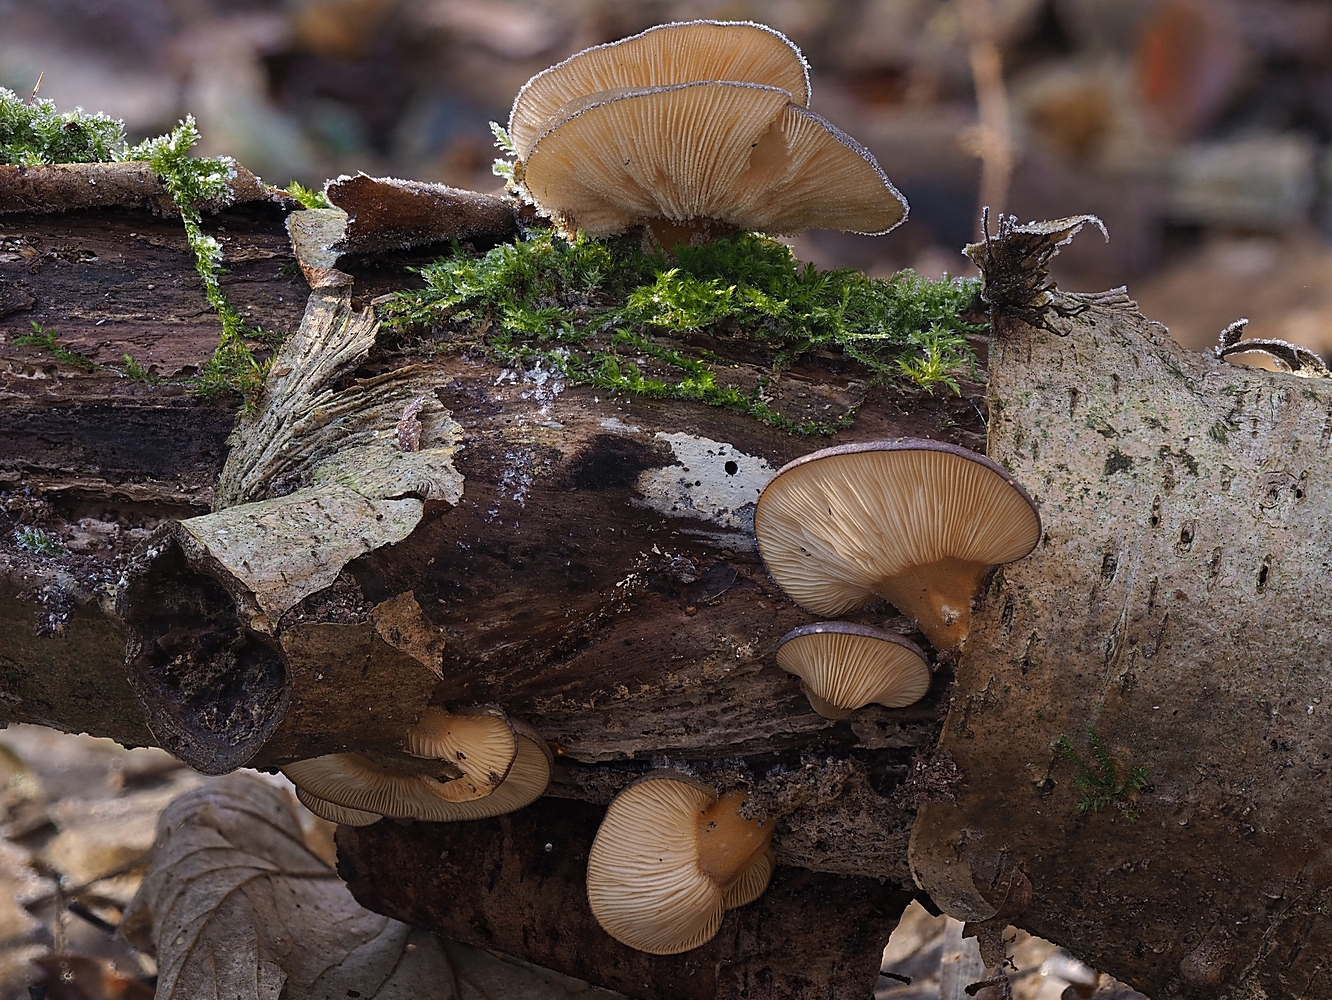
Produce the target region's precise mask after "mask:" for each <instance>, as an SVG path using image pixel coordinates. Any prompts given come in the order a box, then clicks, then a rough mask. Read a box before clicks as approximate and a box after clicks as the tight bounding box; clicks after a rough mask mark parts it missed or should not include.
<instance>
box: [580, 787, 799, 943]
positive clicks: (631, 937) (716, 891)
mask: <svg viewBox="0 0 1332 1000" xmlns="http://www.w3.org/2000/svg"><path fill="white" fill-rule="evenodd" d="M745 801H746V796H745V794H744V793H743V792H731V793H728V794H726V795H723V796H720V797H718V795H717V792H716V790H715V789H713V788H711V787H709V786H708V785H705V784H703V783H702V782H699V781H695V780H694V779H693V778H690V777H688V776H687V775H684V774H679V773H677V772H664V773H662V774H654V775H649V776H648V777H646V778H644V779H642V780H641V781H639V782H637V783H635V784H633V785H631V786H629V787H628V788H626V789H625V790H624V791H623V792H621V793H620V794H619V795H618V796H616V798H615V800H614V801H613V802H612V803H611V804H610V808H609V809H607V810H606V817H605V819H604V820H602V823H601V827H600V828H599V829H598V830H597V836H596V839H595V840H594V841H593V842H592V850H591V851H590V852H589V854H588V859H587V898H588V903H589V904H590V905H591V907H592V913H593V915H594V916H595V917H596V918H597V922H598V923H599V924H600V925H601V926H602V928H603V929H604V930H605V931H606V933H608V934H609V935H610V936H611V937H613V938H615V940H617V941H619V942H621V943H622V944H626V945H628V946H629V947H630V948H634V949H636V950H638V951H644V952H647V953H649V954H652V955H675V954H678V953H680V952H682V951H688V950H690V949H691V948H697V947H698V946H699V945H702V944H706V943H707V942H708V941H710V940H711V939H712V937H713V936H714V935H715V934H716V933H717V930H718V928H719V927H720V926H721V920H722V915H723V913H724V911H726V910H728V909H734V908H735V907H737V906H744V905H746V904H748V903H751V902H753V901H754V900H755V899H757V898H758V897H759V896H761V895H762V894H763V891H764V890H765V889H766V888H767V886H768V881H769V879H770V878H771V876H772V865H773V856H772V847H771V843H772V825H771V824H770V823H769V824H765V823H761V822H759V821H756V820H748V819H745V818H743V817H742V816H741V815H740V809H741V807H743V805H744V804H745Z"/></svg>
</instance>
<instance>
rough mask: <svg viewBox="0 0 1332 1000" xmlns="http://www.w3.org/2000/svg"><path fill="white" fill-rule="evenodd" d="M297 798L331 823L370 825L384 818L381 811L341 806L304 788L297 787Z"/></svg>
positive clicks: (311, 810) (307, 807)
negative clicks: (380, 813)
mask: <svg viewBox="0 0 1332 1000" xmlns="http://www.w3.org/2000/svg"><path fill="white" fill-rule="evenodd" d="M296 799H297V801H299V802H300V804H301V805H303V806H305V808H306V809H309V810H310V812H312V813H314V814H315V815H316V816H318V817H319V818H320V819H326V820H328V821H329V822H330V823H338V824H340V825H341V826H369V825H370V824H371V823H376V822H378V821H379V820H381V819H383V818H384V817H383V816H381V815H379V813H375V812H367V811H366V810H364V809H349V808H348V807H347V806H340V805H338V804H337V803H336V802H329V801H328V800H327V799H321V798H320V797H319V796H317V795H312V794H310V793H309V792H307V791H306V790H305V789H304V788H297V789H296Z"/></svg>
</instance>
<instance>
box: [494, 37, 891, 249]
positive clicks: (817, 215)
mask: <svg viewBox="0 0 1332 1000" xmlns="http://www.w3.org/2000/svg"><path fill="white" fill-rule="evenodd" d="M707 28H708V31H709V32H710V33H712V34H713V35H715V36H716V37H715V38H714V39H713V40H712V42H711V44H713V45H714V46H715V52H714V53H713V54H712V55H711V56H709V57H708V58H701V57H700V56H699V55H698V52H697V51H696V47H697V39H696V38H695V35H696V34H697V33H698V31H699V25H698V24H696V23H695V24H677V25H663V26H661V27H660V28H657V29H655V30H654V32H652V33H651V34H650V35H643V36H636V37H635V38H632V39H626V40H625V41H624V42H622V43H618V44H620V45H624V46H626V48H625V49H624V50H623V54H622V55H619V50H618V49H616V47H615V46H614V45H612V46H605V47H601V48H599V49H593V50H589V51H588V52H585V53H582V54H580V55H579V56H574V57H573V58H572V59H570V60H569V61H568V62H567V63H564V64H561V66H558V67H554V69H552V70H548V71H546V72H547V74H551V75H550V76H549V77H547V76H546V75H545V74H543V75H540V76H537V77H535V78H533V80H532V81H530V82H529V83H528V85H527V86H526V87H525V88H524V89H523V91H522V92H521V93H520V94H519V97H518V100H517V101H516V102H515V104H514V112H513V116H512V117H511V118H510V121H509V127H510V130H511V133H516V134H515V148H516V150H517V152H518V157H519V163H518V167H519V169H518V170H517V172H516V174H515V177H516V178H517V179H519V180H520V182H521V184H522V187H523V188H524V190H525V191H526V192H527V194H528V195H529V196H530V197H531V198H532V200H533V201H534V202H535V203H536V205H537V208H538V209H539V210H540V211H541V212H543V213H544V214H546V215H549V216H551V217H552V218H554V219H555V220H556V221H557V222H558V223H559V224H560V226H561V227H562V228H564V229H566V230H573V229H576V228H581V229H583V230H585V231H586V232H588V233H590V234H592V235H594V236H604V235H610V234H612V233H621V232H624V231H625V230H627V229H630V228H632V227H634V226H637V225H648V226H649V227H650V228H651V229H653V231H654V232H655V233H656V234H657V236H658V238H659V239H661V240H662V242H663V243H666V244H668V248H669V247H670V246H674V244H675V242H678V241H679V240H678V239H676V238H677V237H680V238H693V237H696V236H701V235H706V234H711V233H714V232H722V231H728V230H731V231H733V230H737V229H748V230H759V231H762V232H768V233H797V232H803V231H804V230H806V229H810V228H816V227H817V228H824V229H844V230H848V231H851V232H858V233H865V234H869V235H879V234H882V233H886V232H888V231H889V230H890V229H892V228H893V227H894V226H896V225H897V224H898V223H899V222H901V221H902V220H903V219H904V218H905V217H906V201H905V200H904V199H903V198H902V196H901V195H900V194H899V193H898V192H897V189H896V188H894V187H893V185H892V182H891V181H889V180H888V177H887V175H886V174H884V172H883V170H882V169H881V168H880V167H879V164H878V161H876V160H875V159H874V157H873V155H872V154H871V153H870V152H869V151H868V150H867V149H865V148H864V147H863V146H861V145H860V144H859V143H857V142H856V141H855V140H854V139H852V138H851V137H850V136H848V135H846V134H845V133H843V132H842V131H840V130H839V129H837V128H836V127H835V126H833V125H832V124H831V123H829V122H827V121H825V120H824V119H823V118H820V117H819V116H818V115H816V114H813V113H812V112H810V111H808V110H807V109H806V108H805V106H804V105H805V104H806V103H807V102H808V86H807V81H806V78H805V76H804V62H803V59H801V57H800V55H799V52H798V51H796V50H794V47H791V49H790V50H789V51H788V52H787V53H786V56H785V58H786V59H787V60H788V63H787V65H785V66H784V67H783V66H782V65H781V59H777V60H775V62H774V60H772V58H771V57H772V55H773V53H777V52H779V51H780V49H781V46H778V48H777V49H774V48H773V45H774V42H773V39H772V37H771V36H770V35H769V34H767V33H766V32H764V31H761V30H759V31H756V30H755V26H753V25H744V24H731V25H707ZM777 37H778V38H780V36H777ZM646 41H650V42H651V43H652V44H651V46H650V47H649V46H646V44H645V43H646ZM782 42H783V43H784V44H785V45H788V46H789V43H786V42H785V39H782ZM677 46H678V47H680V49H681V51H680V52H678V53H676V52H673V51H672V49H673V47H677ZM756 46H757V48H756V50H755V51H754V52H750V51H749V50H750V49H751V48H755V47H756ZM649 48H650V51H648V49H649ZM640 49H644V51H643V52H639V50H640ZM612 57H615V58H612ZM584 59H590V60H592V61H593V62H596V63H597V64H598V66H600V65H601V64H603V63H606V64H609V62H615V64H616V66H617V69H616V72H614V73H610V72H597V73H592V72H589V73H583V72H581V71H580V72H573V70H578V69H579V67H581V66H582V65H583V63H582V62H581V61H580V60H584ZM636 59H642V60H643V61H642V63H641V64H639V65H635V62H634V61H635V60H636ZM770 63H771V64H772V65H769V64H770ZM760 66H761V67H762V71H755V70H756V69H757V67H760ZM741 68H742V69H743V70H744V72H741V71H740V69H741ZM732 71H734V72H736V74H737V75H736V77H735V78H732V77H729V76H726V75H723V74H726V73H728V72H732ZM556 84H558V86H556ZM607 84H609V85H607ZM793 87H794V88H795V89H794V90H792V89H790V88H793ZM583 88H599V89H583ZM548 91H550V92H551V94H554V92H555V91H558V94H557V95H555V96H548V95H547V92H548ZM557 97H558V98H562V99H563V103H562V104H560V105H559V106H558V107H557V108H551V110H550V111H549V113H548V114H547V117H545V118H544V119H543V120H541V121H540V122H537V119H538V118H539V117H540V116H541V114H542V113H545V112H546V109H547V108H550V107H551V105H553V104H554V101H555V100H556V99H557ZM538 98H540V99H538Z"/></svg>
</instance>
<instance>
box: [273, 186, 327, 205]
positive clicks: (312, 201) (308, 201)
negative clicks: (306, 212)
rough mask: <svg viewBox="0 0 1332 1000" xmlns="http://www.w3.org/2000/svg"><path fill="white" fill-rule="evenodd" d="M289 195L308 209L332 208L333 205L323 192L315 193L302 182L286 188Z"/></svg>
mask: <svg viewBox="0 0 1332 1000" xmlns="http://www.w3.org/2000/svg"><path fill="white" fill-rule="evenodd" d="M283 190H284V191H286V192H287V194H289V195H291V196H292V197H293V198H295V199H296V200H297V201H299V202H300V203H301V204H302V205H304V206H305V207H306V208H332V207H333V205H332V203H331V202H330V201H329V200H328V198H327V197H326V196H325V195H324V192H323V191H315V190H314V189H313V188H308V187H306V186H305V185H304V184H302V183H301V182H300V181H292V182H291V183H290V184H288V185H287V186H286V187H285V188H283Z"/></svg>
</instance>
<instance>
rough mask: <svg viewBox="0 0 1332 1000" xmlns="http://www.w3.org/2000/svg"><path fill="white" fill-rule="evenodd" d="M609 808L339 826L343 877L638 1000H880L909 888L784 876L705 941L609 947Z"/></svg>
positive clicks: (448, 933)
mask: <svg viewBox="0 0 1332 1000" xmlns="http://www.w3.org/2000/svg"><path fill="white" fill-rule="evenodd" d="M604 811H605V810H604V809H602V808H601V807H598V806H594V805H590V804H588V803H584V802H569V801H562V800H560V799H554V798H544V799H540V800H538V801H537V802H536V803H534V804H533V805H531V806H529V807H528V808H526V809H523V810H521V811H520V812H517V813H514V814H512V815H510V816H500V817H497V818H495V819H490V820H483V821H480V822H475V823H405V822H404V823H376V824H374V825H373V826H370V827H365V828H361V829H354V828H352V827H341V828H340V829H339V831H338V871H339V873H340V874H341V875H342V877H343V878H344V879H345V880H346V881H347V884H348V886H349V887H350V888H351V890H352V893H353V895H355V896H356V898H357V900H358V901H359V902H360V903H361V904H362V905H363V906H367V907H369V908H370V909H372V910H375V911H377V912H379V913H384V914H388V915H389V916H396V917H397V918H398V919H400V920H404V921H406V922H408V923H413V924H416V925H418V926H423V927H429V928H431V929H432V930H436V931H438V932H439V933H441V934H443V935H444V936H445V937H448V938H451V939H453V940H456V941H462V942H464V943H467V944H471V945H476V946H479V947H483V948H491V949H496V950H499V951H502V952H505V953H508V954H514V955H518V956H519V957H521V958H523V959H525V960H527V961H531V962H534V963H536V964H538V965H542V966H545V967H546V968H551V969H555V970H557V971H560V972H563V973H565V974H566V975H571V976H576V977H578V978H582V979H586V980H589V981H591V982H593V983H596V984H597V985H600V986H603V987H606V988H609V989H613V990H618V991H619V992H621V993H624V994H626V995H628V996H632V997H638V998H641V1000H711V998H714V997H715V998H717V1000H741V998H746V1000H772V998H777V997H868V996H870V995H871V994H872V992H873V990H874V984H875V982H876V980H877V979H878V976H879V965H880V962H881V961H882V958H883V946H884V942H886V941H887V940H888V936H889V934H891V933H892V930H893V928H894V927H896V926H897V921H898V918H899V916H900V915H901V913H902V911H903V910H904V909H905V908H906V905H907V903H909V902H910V901H911V899H912V892H911V891H909V890H904V889H902V888H899V887H895V886H891V885H887V886H885V885H881V884H880V883H879V882H878V881H877V880H875V879H868V878H856V877H850V876H844V875H827V874H820V873H815V872H809V871H802V870H800V869H798V868H782V867H779V868H778V869H777V870H776V872H775V873H774V875H773V879H772V884H771V885H770V886H769V887H768V891H767V892H766V893H764V894H763V895H762V896H761V897H759V899H758V900H757V901H756V902H754V903H752V904H750V905H749V906H744V907H741V908H740V909H738V910H730V911H728V912H727V914H726V917H725V919H723V921H722V926H721V929H720V930H719V931H718V933H717V936H716V937H714V938H713V939H712V940H711V941H709V942H708V943H707V944H705V945H703V946H702V947H700V948H695V949H693V950H692V951H687V952H685V953H683V954H680V955H647V954H644V953H643V952H640V951H635V950H633V949H632V948H629V947H626V946H625V945H622V944H620V943H619V942H618V941H616V940H614V939H613V938H611V937H610V935H608V934H607V933H606V932H605V931H603V930H602V929H601V927H600V926H599V925H598V924H597V922H596V919H595V918H594V917H593V916H592V910H591V908H590V907H589V906H588V903H587V888H586V879H587V854H588V851H589V849H590V848H591V846H592V839H593V837H594V836H595V835H596V831H597V827H598V825H599V824H600V822H601V817H602V814H603V813H604Z"/></svg>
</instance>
